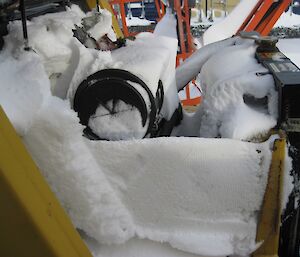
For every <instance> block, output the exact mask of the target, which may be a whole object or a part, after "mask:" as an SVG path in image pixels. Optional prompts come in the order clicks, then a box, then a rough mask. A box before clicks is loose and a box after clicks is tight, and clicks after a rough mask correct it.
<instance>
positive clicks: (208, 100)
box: [179, 39, 277, 140]
mask: <svg viewBox="0 0 300 257" xmlns="http://www.w3.org/2000/svg"><path fill="white" fill-rule="evenodd" d="M231 40H233V39H231ZM224 42H226V41H224ZM212 46H213V45H212ZM203 49H204V48H203ZM255 51H256V45H255V44H254V43H253V41H248V40H246V41H244V42H243V43H238V42H237V44H236V45H232V46H227V47H224V48H223V49H222V51H217V52H216V53H215V54H214V55H212V56H211V57H210V58H209V59H208V61H206V62H205V64H204V65H203V66H202V68H201V73H200V75H199V76H198V81H199V84H200V85H201V87H202V90H203V92H202V98H203V100H202V104H201V105H200V107H199V108H198V110H197V112H196V113H195V114H194V117H193V119H199V120H200V121H199V122H198V125H199V127H198V133H197V134H196V135H198V136H201V137H222V138H234V139H240V140H251V139H253V138H256V137H261V136H262V135H263V134H266V133H268V131H269V130H270V129H271V128H273V127H274V126H275V125H276V121H277V92H276V91H275V85H274V81H273V77H272V76H271V75H264V76H258V75H257V73H263V72H266V71H267V70H266V69H265V68H264V67H263V66H262V65H261V64H259V63H258V62H257V61H256V59H255V58H254V54H255ZM201 52H202V49H200V50H198V53H197V52H196V54H197V55H200V54H201ZM240 56H243V61H242V62H233V61H232V60H238V59H239V58H240ZM191 58H192V57H191ZM191 63H192V62H188V63H187V64H186V65H187V66H188V68H189V65H191ZM181 72H182V71H181ZM249 99H250V100H249ZM264 99H266V100H264ZM265 102H266V103H265ZM182 126H185V124H183V125H182ZM194 129H195V130H196V128H195V127H194ZM181 130H182V131H185V128H183V129H181ZM179 134H180V132H179ZM183 135H185V134H183Z"/></svg>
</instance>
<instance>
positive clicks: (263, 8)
mask: <svg viewBox="0 0 300 257" xmlns="http://www.w3.org/2000/svg"><path fill="white" fill-rule="evenodd" d="M291 2H292V0H282V1H280V2H274V0H260V1H259V2H258V3H257V4H256V6H255V7H254V9H253V10H252V12H251V13H250V14H249V15H248V17H247V18H246V19H245V21H244V22H243V24H242V26H241V27H240V28H239V30H238V32H240V31H247V32H250V31H257V32H259V33H260V34H261V35H262V36H267V35H268V34H269V33H270V31H271V29H272V28H273V26H274V24H275V23H276V21H277V20H278V19H279V18H280V16H281V14H282V13H283V12H284V11H285V10H286V9H287V8H288V6H289V5H290V4H291ZM273 4H276V5H278V6H276V8H274V9H273V10H272V11H269V10H270V9H272V5H273Z"/></svg>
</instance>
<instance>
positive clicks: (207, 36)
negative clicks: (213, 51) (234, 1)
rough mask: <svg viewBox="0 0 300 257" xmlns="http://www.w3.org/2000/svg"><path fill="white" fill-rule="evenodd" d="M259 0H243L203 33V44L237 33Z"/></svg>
mask: <svg viewBox="0 0 300 257" xmlns="http://www.w3.org/2000/svg"><path fill="white" fill-rule="evenodd" d="M257 3H258V0H243V1H240V3H239V4H238V5H237V6H236V7H235V8H234V9H233V10H232V11H231V13H229V15H228V16H227V17H226V18H225V19H223V20H221V21H220V22H217V23H215V24H214V25H213V26H211V27H210V28H208V29H207V30H206V31H205V32H204V34H203V38H202V41H203V45H207V44H210V43H213V42H216V41H219V40H223V39H225V38H229V37H231V36H233V35H235V34H236V32H237V31H238V30H239V28H240V26H241V25H242V23H243V22H244V20H245V19H246V17H247V16H248V15H249V14H250V13H251V11H252V10H253V8H254V7H255V6H256V4H257Z"/></svg>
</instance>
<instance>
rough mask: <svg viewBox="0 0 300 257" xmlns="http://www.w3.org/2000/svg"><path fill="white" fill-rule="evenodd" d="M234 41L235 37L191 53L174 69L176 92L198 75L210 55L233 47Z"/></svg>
mask: <svg viewBox="0 0 300 257" xmlns="http://www.w3.org/2000/svg"><path fill="white" fill-rule="evenodd" d="M236 41H237V37H233V38H229V39H225V40H222V41H219V42H216V43H212V44H209V45H206V46H204V47H202V48H200V49H199V50H197V51H196V52H195V53H193V54H192V55H191V56H190V57H189V58H188V59H186V60H185V61H184V62H183V63H182V64H181V65H180V66H179V67H178V68H177V69H176V84H177V89H178V91H180V90H181V89H183V88H184V87H185V86H186V85H187V84H188V83H189V82H190V81H191V80H192V79H193V78H195V77H196V76H197V75H198V74H199V73H200V71H201V68H202V66H203V64H204V63H205V62H206V61H207V60H208V59H209V58H210V57H211V56H212V55H214V54H215V53H216V52H218V51H220V50H222V49H224V48H225V47H227V46H231V45H234V44H235V43H236Z"/></svg>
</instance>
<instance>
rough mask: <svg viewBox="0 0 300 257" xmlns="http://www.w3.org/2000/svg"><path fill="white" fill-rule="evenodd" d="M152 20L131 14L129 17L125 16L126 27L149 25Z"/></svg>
mask: <svg viewBox="0 0 300 257" xmlns="http://www.w3.org/2000/svg"><path fill="white" fill-rule="evenodd" d="M152 23H153V22H151V21H149V20H147V19H141V18H139V17H134V16H132V17H131V18H128V17H126V24H127V26H128V27H131V26H149V25H151V24H152Z"/></svg>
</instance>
